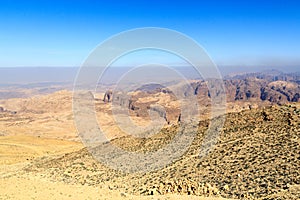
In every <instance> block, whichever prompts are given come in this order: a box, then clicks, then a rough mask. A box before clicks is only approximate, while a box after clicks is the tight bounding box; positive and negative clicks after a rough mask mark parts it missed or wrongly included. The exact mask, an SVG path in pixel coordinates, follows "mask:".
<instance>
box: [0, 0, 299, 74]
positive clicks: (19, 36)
mask: <svg viewBox="0 0 300 200" xmlns="http://www.w3.org/2000/svg"><path fill="white" fill-rule="evenodd" d="M149 26H150V27H164V28H170V29H174V30H177V31H179V32H182V33H184V34H186V35H188V36H190V37H192V38H194V39H195V40H196V41H197V42H198V43H199V44H201V45H202V46H203V47H204V48H205V49H206V51H207V52H208V53H209V55H210V56H211V57H212V59H213V60H214V61H215V62H216V63H217V64H219V65H250V66H251V65H255V66H260V65H261V66H266V65H267V66H294V67H298V68H299V66H300V1H296V0H295V1H293V0H290V1H289V0H283V1H278V0H273V1H267V0H266V1H263V0H261V1H256V0H251V1H241V0H239V1H209V0H207V1H201V0H199V1H197V0H193V1H189V0H186V1H174V0H173V1H163V0H151V1H143V0H140V1H125V0H124V1H113V0H107V1H106V0H104V1H92V0H69V1H66V0H65V1H64V0H59V1H57V0H52V1H50V0H49V1H45V0H36V1H33V0H20V1H16V0H0V66H1V67H15V66H16V67H18V66H79V65H80V64H81V63H82V62H83V61H84V59H85V58H86V57H87V55H88V54H89V53H90V52H91V50H93V49H94V48H95V47H96V46H97V45H98V44H99V43H100V42H102V41H103V40H104V39H106V38H108V37H110V36H112V35H114V34H117V33H119V32H121V31H125V30H128V29H132V28H139V27H149Z"/></svg>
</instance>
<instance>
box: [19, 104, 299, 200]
mask: <svg viewBox="0 0 300 200" xmlns="http://www.w3.org/2000/svg"><path fill="white" fill-rule="evenodd" d="M297 106H298V107H297ZM299 116H300V109H299V105H289V106H273V107H269V108H265V109H256V110H248V111H243V112H239V113H230V114H228V115H227V117H226V122H225V126H224V128H223V130H222V134H221V136H220V138H219V141H218V143H217V145H216V147H215V150H214V151H213V152H211V153H210V154H209V155H208V156H207V157H205V158H204V159H199V156H198V154H199V147H200V145H201V141H202V139H203V136H204V132H205V130H206V129H207V127H208V125H209V122H208V121H201V122H200V123H199V129H198V134H197V137H196V139H195V140H194V142H193V144H192V145H191V147H190V149H189V150H188V152H186V154H185V155H184V156H183V157H182V158H180V159H179V160H177V161H176V162H174V163H173V164H171V165H169V166H167V167H165V168H164V169H161V170H158V171H154V172H148V173H146V174H125V173H122V172H118V171H115V170H113V169H109V168H107V167H106V166H104V165H102V164H101V163H99V162H97V161H95V160H94V159H93V157H92V156H91V155H90V153H89V152H88V151H87V150H86V149H82V150H79V151H76V152H72V153H67V154H64V155H63V156H59V157H55V158H49V157H43V158H39V159H37V160H35V161H34V162H32V163H31V164H29V165H27V166H25V167H24V168H23V174H27V175H28V174H31V175H32V176H39V177H42V178H46V179H50V180H51V181H53V182H58V183H65V184H67V185H73V184H75V185H78V184H79V185H83V186H92V187H97V188H99V189H100V188H108V189H109V190H111V191H118V192H120V193H122V194H123V195H139V196H140V195H142V196H148V195H150V196H152V195H169V194H180V195H194V196H217V197H225V198H239V199H243V198H247V199H300V170H299V169H300V145H299V144H300V127H299V124H300V123H299V122H300V118H299ZM175 130H176V127H174V126H173V127H169V128H166V129H163V130H162V132H161V133H160V134H157V135H155V136H153V137H152V138H150V139H140V140H137V139H133V138H130V137H125V138H120V139H115V140H113V141H112V142H113V143H114V144H115V145H118V146H120V147H122V148H124V149H126V148H127V150H130V151H147V150H155V149H157V148H159V147H161V146H162V145H164V144H165V143H167V142H168V141H169V140H170V138H172V137H173V136H174V133H176V131H175ZM129 147H130V148H129Z"/></svg>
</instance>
